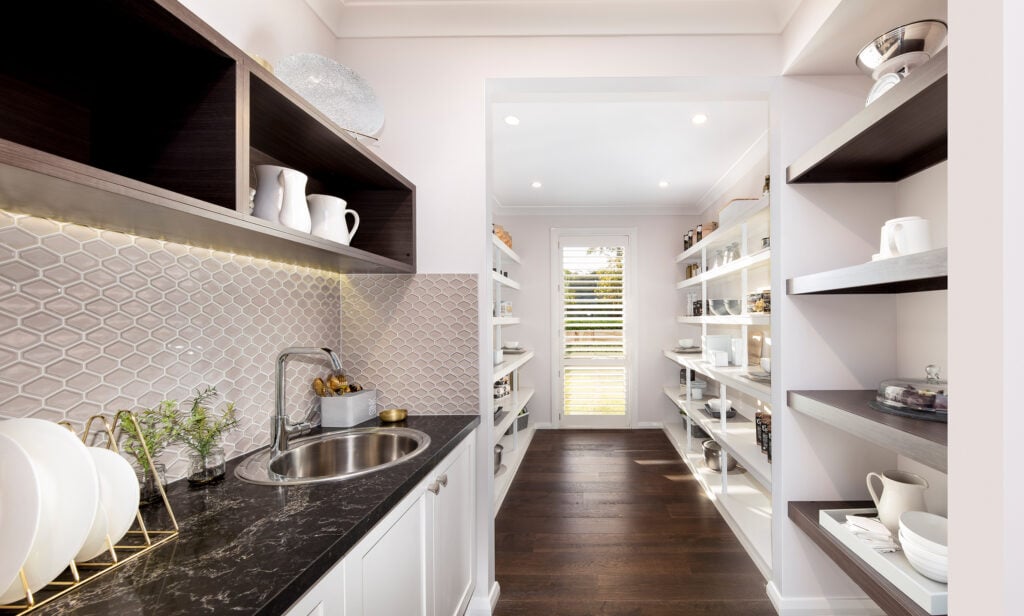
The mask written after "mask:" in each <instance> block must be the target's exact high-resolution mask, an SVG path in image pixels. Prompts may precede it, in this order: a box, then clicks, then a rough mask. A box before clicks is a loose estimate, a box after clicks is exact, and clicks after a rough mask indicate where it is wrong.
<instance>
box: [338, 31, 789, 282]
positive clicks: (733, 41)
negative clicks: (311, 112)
mask: <svg viewBox="0 0 1024 616" xmlns="http://www.w3.org/2000/svg"><path fill="white" fill-rule="evenodd" d="M778 46H779V43H778V39H777V37H771V36H749V37H704V36H693V37H662V36H653V37H541V38H515V37H511V38H494V39H483V38H462V39H348V40H339V41H338V46H337V54H336V58H337V59H338V60H339V61H340V62H342V63H343V64H346V65H348V66H351V67H352V68H354V69H355V70H356V71H358V72H359V73H360V74H361V75H362V76H363V77H365V78H366V79H367V80H368V81H369V82H370V84H372V85H373V87H374V89H375V90H376V92H377V96H378V98H379V99H380V101H381V104H382V105H383V106H384V110H385V113H386V115H387V125H386V126H385V129H384V133H383V135H382V140H381V143H380V144H379V146H378V152H379V154H380V155H381V156H382V157H383V158H384V159H385V160H387V161H388V162H389V163H390V164H392V165H393V166H394V167H395V168H396V169H398V170H399V171H400V172H401V173H403V174H404V175H406V176H407V177H408V178H409V179H410V180H412V181H413V182H414V183H415V184H416V189H417V192H416V199H417V213H418V215H417V221H416V225H417V267H418V268H419V270H420V271H421V272H425V273H463V272H481V271H482V264H483V263H484V250H485V247H486V246H487V245H489V244H485V243H484V241H483V240H484V239H486V237H482V236H484V234H486V221H487V217H486V208H487V205H486V198H487V188H486V173H485V170H486V168H485V165H486V111H487V110H486V80H487V79H489V78H546V77H663V76H669V77H672V76H697V77H699V76H721V75H730V76H771V75H777V74H778V64H779V63H778V60H777V58H778ZM468 238H480V241H475V242H474V241H469V239H468Z"/></svg>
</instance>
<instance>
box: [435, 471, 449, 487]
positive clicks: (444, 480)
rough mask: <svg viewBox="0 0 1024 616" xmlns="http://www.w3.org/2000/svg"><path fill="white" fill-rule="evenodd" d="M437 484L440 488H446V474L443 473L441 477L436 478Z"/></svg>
mask: <svg viewBox="0 0 1024 616" xmlns="http://www.w3.org/2000/svg"><path fill="white" fill-rule="evenodd" d="M437 482H438V483H440V484H441V487H443V488H447V487H448V474H447V473H445V474H444V475H441V476H440V477H438V478H437Z"/></svg>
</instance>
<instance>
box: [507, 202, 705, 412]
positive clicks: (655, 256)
mask: <svg viewBox="0 0 1024 616" xmlns="http://www.w3.org/2000/svg"><path fill="white" fill-rule="evenodd" d="M696 220H697V218H696V217H694V216H596V217H590V216H588V217H580V216H506V217H500V218H499V217H495V220H494V222H496V223H498V224H500V225H502V226H504V227H505V229H506V230H507V231H508V232H509V233H511V234H512V239H513V245H514V247H515V251H516V252H517V253H518V254H519V256H520V257H522V260H523V263H522V265H518V266H517V265H515V264H513V265H511V266H510V267H509V268H508V269H509V273H510V275H512V276H515V277H516V280H517V281H518V282H519V283H520V284H521V285H522V287H523V288H522V289H521V290H520V291H518V292H516V291H511V292H506V293H504V298H505V299H507V300H508V301H511V302H512V303H513V308H514V312H515V314H516V315H517V316H519V317H521V318H522V321H523V322H522V324H520V325H515V326H509V327H503V328H502V330H503V335H504V336H505V338H506V339H511V340H517V341H519V342H521V343H522V344H524V346H526V347H527V348H530V349H534V350H536V352H537V355H536V357H535V358H534V359H533V360H531V361H530V362H529V363H527V364H526V365H525V366H524V367H523V368H522V369H521V370H520V376H521V379H522V382H523V384H525V385H529V386H530V387H534V388H536V390H537V393H536V394H534V397H533V400H532V401H531V402H530V405H529V407H530V413H531V416H532V420H533V421H534V422H539V423H551V424H553V425H555V426H557V425H558V419H557V417H553V416H552V404H551V389H552V388H551V380H552V379H551V375H552V370H553V360H554V358H553V357H552V351H551V348H552V322H551V316H552V315H551V307H552V305H553V303H554V302H556V301H557V296H556V294H555V290H554V285H555V284H556V281H552V280H551V265H552V264H551V229H552V228H574V227H575V228H580V227H586V228H628V227H635V228H636V229H637V246H636V248H635V253H634V255H635V258H636V259H637V261H636V263H637V269H636V272H637V281H636V284H637V295H636V297H637V300H638V302H637V303H638V306H637V313H636V314H635V316H634V318H636V319H637V323H638V325H639V327H638V329H637V331H638V336H637V349H636V353H637V357H638V362H637V364H638V365H637V372H638V374H637V376H638V380H637V385H638V389H639V391H638V394H639V395H638V403H639V408H638V409H637V413H636V414H635V415H634V418H635V420H636V422H637V423H644V422H647V423H651V422H658V423H660V422H662V421H664V420H665V417H666V415H668V416H669V417H672V416H673V415H674V414H675V413H674V410H673V409H674V408H675V407H674V406H673V405H672V403H671V402H670V401H669V400H668V398H666V397H665V395H664V393H662V388H663V387H664V386H665V385H668V384H671V383H678V381H679V370H678V367H674V364H672V363H671V362H670V361H668V360H667V359H665V357H664V355H662V350H663V349H666V348H671V347H673V346H675V340H676V339H677V338H678V337H679V335H678V333H677V330H678V326H677V324H676V322H675V318H676V316H677V315H678V314H679V312H678V311H679V291H677V290H676V289H675V283H676V282H677V281H678V280H679V272H678V268H677V266H676V264H675V256H676V255H677V254H679V253H680V252H682V237H683V232H684V231H685V230H686V229H689V228H690V227H691V226H692V225H693V224H696Z"/></svg>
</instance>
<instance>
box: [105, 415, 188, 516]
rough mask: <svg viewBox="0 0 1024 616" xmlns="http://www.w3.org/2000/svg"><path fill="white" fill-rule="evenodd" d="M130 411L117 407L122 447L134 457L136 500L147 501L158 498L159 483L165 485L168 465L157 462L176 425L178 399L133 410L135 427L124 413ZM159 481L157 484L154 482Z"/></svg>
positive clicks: (169, 442)
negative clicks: (150, 460) (122, 441)
mask: <svg viewBox="0 0 1024 616" xmlns="http://www.w3.org/2000/svg"><path fill="white" fill-rule="evenodd" d="M128 414H130V412H129V411H118V418H119V419H120V420H121V428H122V430H123V431H124V435H125V439H124V443H123V444H122V447H123V449H124V450H125V451H126V452H127V453H128V454H129V455H130V456H132V457H133V458H135V464H136V473H137V474H138V477H139V486H140V488H139V489H140V491H139V502H140V503H143V504H148V503H152V502H154V501H156V500H157V499H159V498H160V489H159V487H158V485H159V486H165V485H167V472H166V471H167V469H166V467H165V466H164V465H163V464H162V463H160V462H158V461H157V460H158V458H159V457H160V454H161V453H163V451H164V450H165V449H167V446H168V445H170V444H171V443H172V442H173V441H174V433H175V425H176V423H177V417H178V403H177V402H175V401H173V400H164V401H163V402H161V403H160V404H158V405H157V406H155V407H153V408H151V409H142V410H141V411H139V412H138V413H135V414H134V415H135V420H136V421H137V422H138V429H136V425H135V423H134V422H132V421H131V420H130V419H129V418H128V417H127V416H126V415H128ZM143 443H145V446H146V449H148V450H149V457H150V459H152V460H153V467H152V468H150V466H149V462H148V461H147V459H146V452H145V449H143ZM158 481H159V482H160V483H159V484H157V482H158Z"/></svg>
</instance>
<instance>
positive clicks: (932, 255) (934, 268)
mask: <svg viewBox="0 0 1024 616" xmlns="http://www.w3.org/2000/svg"><path fill="white" fill-rule="evenodd" d="M948 261H949V250H948V249H946V248H938V249H935V250H929V251H927V252H919V253H917V254H912V255H906V256H904V257H893V258H891V259H883V260H881V261H870V262H868V263H862V264H860V265H854V266H851V267H844V268H841V269H836V270H831V271H828V272H820V273H817V274H808V275H807V276H797V277H796V278H790V279H789V280H787V281H786V293H788V294H789V295H839V294H846V295H850V294H857V293H915V292H919V291H938V290H942V289H945V288H947V272H948V269H949V266H948Z"/></svg>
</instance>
